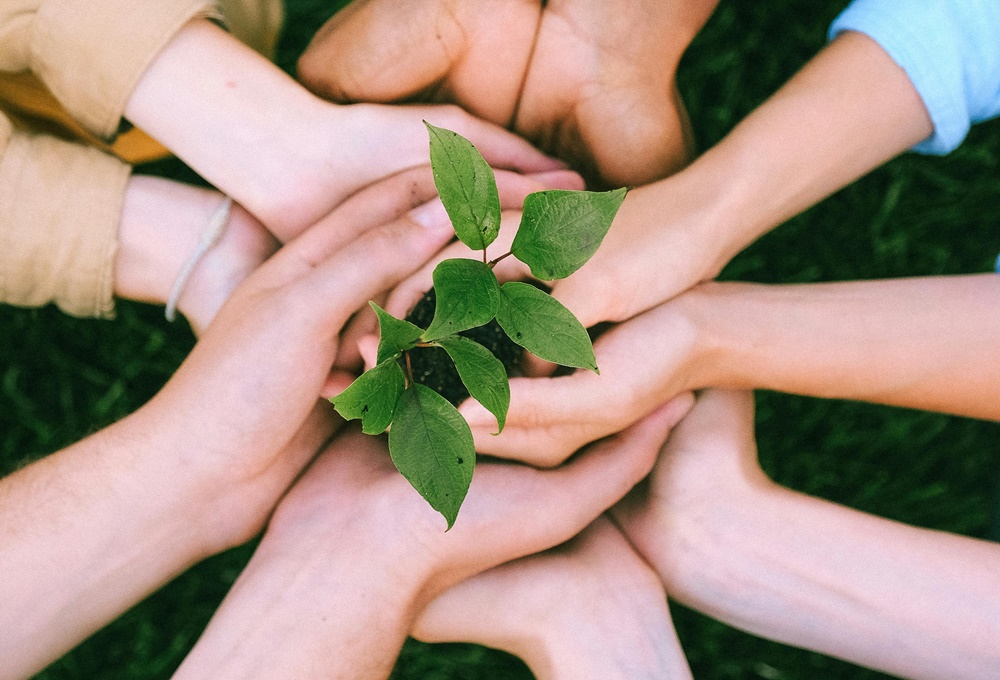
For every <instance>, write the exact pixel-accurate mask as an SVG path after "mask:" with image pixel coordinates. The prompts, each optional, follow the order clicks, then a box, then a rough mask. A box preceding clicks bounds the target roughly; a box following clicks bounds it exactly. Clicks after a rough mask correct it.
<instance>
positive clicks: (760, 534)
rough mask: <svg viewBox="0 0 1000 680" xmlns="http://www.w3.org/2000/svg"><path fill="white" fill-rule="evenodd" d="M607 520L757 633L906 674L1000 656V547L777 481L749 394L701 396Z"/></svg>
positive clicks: (695, 595) (968, 669) (960, 670)
mask: <svg viewBox="0 0 1000 680" xmlns="http://www.w3.org/2000/svg"><path fill="white" fill-rule="evenodd" d="M733 508H739V509H740V511H739V512H733ZM613 515H614V517H615V519H616V520H617V521H618V523H619V525H620V526H621V527H622V529H623V530H624V531H625V533H626V535H627V536H628V537H629V540H630V541H631V542H632V545H634V546H635V548H636V549H637V550H638V551H639V552H640V553H641V554H642V555H643V556H644V557H645V558H646V560H648V562H649V564H651V565H652V566H653V568H654V569H656V571H657V572H658V573H659V575H660V577H661V578H662V579H663V582H664V584H665V585H666V587H667V591H668V592H669V593H670V595H671V596H673V597H676V598H677V599H678V600H679V601H681V602H684V603H685V604H687V605H688V606H691V607H694V608H696V609H699V610H700V611H703V612H706V613H707V614H709V615H710V616H713V617H715V618H718V619H720V620H722V621H725V622H727V623H729V624H730V625H733V626H736V627H739V628H742V629H744V630H747V631H749V632H751V633H753V634H755V635H760V636H763V637H766V638H770V639H773V640H777V641H780V642H783V643H786V644H790V645H794V646H797V647H804V648H807V649H812V650H816V651H819V652H821V653H824V654H827V655H830V656H835V657H839V658H842V659H845V660H847V661H851V662H853V663H856V664H860V665H863V666H868V667H870V668H874V669H876V670H879V671H882V672H885V673H889V674H891V675H895V676H900V677H907V678H928V679H929V678H970V679H971V678H983V677H989V676H990V675H991V674H992V673H993V672H994V671H995V669H996V668H997V664H998V662H1000V650H998V648H997V645H996V640H997V639H998V636H1000V626H998V624H997V622H998V621H1000V594H998V590H997V587H996V573H997V569H998V568H1000V546H997V544H996V543H992V542H988V541H980V540H974V539H970V538H966V537H961V536H955V535H951V534H946V533H942V532H938V531H930V530H926V529H919V528H915V527H911V526H906V525H903V524H900V523H897V522H892V521H889V520H885V519H882V518H879V517H874V516H872V515H867V514H865V513H861V512H858V511H855V510H851V509H849V508H845V507H842V506H838V505H836V504H834V503H830V502H827V501H823V500H820V499H817V498H812V497H809V496H806V495H804V494H800V493H796V492H794V491H791V490H789V489H785V488H782V487H779V486H778V485H776V484H774V483H773V482H772V481H771V480H770V479H768V478H767V477H766V476H765V475H764V473H763V472H762V471H761V469H760V467H759V465H758V463H757V451H756V446H755V444H754V440H753V399H752V396H751V395H750V394H749V393H745V392H729V391H724V390H706V391H704V392H702V393H700V394H699V396H698V401H697V403H696V404H695V406H694V408H693V410H692V411H691V413H690V415H689V416H688V417H687V418H686V419H685V420H684V421H683V422H682V423H681V424H680V425H679V426H678V427H677V428H676V429H675V430H674V431H673V432H672V434H671V437H670V440H669V442H668V443H667V446H666V447H665V448H664V451H663V454H662V455H661V456H660V458H659V460H658V463H657V466H656V469H655V470H654V471H653V475H652V477H651V479H650V482H649V484H648V486H646V487H644V488H642V489H641V490H637V492H636V493H634V494H633V495H631V496H630V497H629V498H628V499H626V501H625V502H623V503H622V504H620V505H618V506H617V507H616V508H615V509H614V511H613Z"/></svg>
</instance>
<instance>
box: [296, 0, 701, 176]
mask: <svg viewBox="0 0 1000 680" xmlns="http://www.w3.org/2000/svg"><path fill="white" fill-rule="evenodd" d="M716 2H717V0H697V1H696V2H680V1H677V2H645V1H642V0H637V1H633V2H629V3H618V4H616V5H614V7H610V6H608V5H607V4H606V3H601V2H596V1H594V0H561V1H559V2H549V3H548V4H547V5H545V7H544V9H543V8H542V6H541V3H539V2H537V1H535V2H532V1H530V0H519V1H518V2H497V1H496V0H493V1H491V2H486V3H466V2H461V1H460V0H424V1H423V2H420V3H408V4H407V5H406V7H405V8H402V9H401V8H399V7H397V6H396V5H394V4H393V3H391V2H388V0H364V1H361V2H355V3H352V4H351V5H350V6H348V7H347V8H346V9H344V10H342V11H341V12H340V13H338V14H336V15H334V17H333V18H332V19H330V21H329V22H328V23H327V24H326V25H325V26H324V27H323V28H322V29H321V30H320V31H319V32H317V34H316V37H315V38H314V39H313V42H312V43H311V44H310V46H309V48H308V49H307V50H306V51H305V53H303V55H302V58H301V59H300V61H299V76H300V78H301V79H302V80H303V82H304V83H305V84H306V85H307V86H308V87H309V88H310V89H312V90H313V91H315V92H317V93H319V94H320V95H321V96H324V97H327V98H330V99H334V100H336V101H344V102H349V101H378V102H388V101H397V100H425V101H451V102H455V103H458V104H460V105H461V106H463V107H464V108H466V109H468V110H469V111H472V112H473V113H474V114H476V115H479V116H482V117H484V118H486V119H488V120H491V121H493V122H495V123H497V124H499V125H504V126H506V127H509V128H511V129H513V130H515V131H516V132H518V133H520V134H522V135H525V136H526V137H527V138H528V139H530V140H532V141H533V142H535V143H536V144H538V145H539V146H540V148H542V149H543V150H545V151H548V152H550V153H553V154H555V155H556V156H559V157H562V158H565V159H567V160H570V161H571V162H572V163H573V164H574V166H575V167H576V169H578V170H580V171H582V172H584V173H585V174H586V175H588V179H590V180H595V181H597V182H598V183H600V184H605V185H608V186H621V185H636V184H642V183H646V182H648V181H651V180H653V179H658V178H660V177H663V176H665V175H667V174H669V173H671V172H674V171H676V170H678V169H679V168H680V167H682V166H683V165H684V164H686V162H687V160H688V159H689V157H690V155H691V151H692V141H691V135H690V129H689V126H688V123H687V119H686V113H685V112H684V108H683V104H682V103H681V101H680V98H679V96H678V95H677V90H676V85H675V78H674V76H675V72H676V69H677V65H678V62H679V60H680V57H681V55H682V54H683V52H684V50H685V49H686V48H687V45H688V44H689V43H690V41H691V39H692V38H693V37H694V35H695V34H696V33H697V31H698V30H699V29H700V28H701V26H702V25H703V24H704V23H705V21H706V20H707V19H708V16H709V14H710V13H711V11H712V9H714V7H715V4H716ZM401 63H403V64H405V65H406V66H404V67H403V68H400V67H399V64H401ZM625 121H627V125H625V124H624V123H625Z"/></svg>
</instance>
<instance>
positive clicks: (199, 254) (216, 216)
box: [164, 196, 233, 321]
mask: <svg viewBox="0 0 1000 680" xmlns="http://www.w3.org/2000/svg"><path fill="white" fill-rule="evenodd" d="M232 207H233V199H231V198H229V196H226V198H225V200H223V201H222V204H221V205H220V206H219V207H218V208H216V209H215V212H213V213H212V216H211V217H210V218H209V219H208V226H206V227H205V231H204V232H203V233H202V235H201V240H200V241H199V242H198V247H197V248H195V250H194V252H193V253H191V257H189V258H188V259H187V262H185V263H184V266H183V267H182V268H181V272H180V274H178V275H177V280H176V281H174V287H173V290H171V291H170V298H169V299H168V300H167V308H166V310H164V316H166V317H167V321H173V320H174V318H175V317H176V316H177V302H178V300H180V299H181V293H183V292H184V286H186V285H187V282H188V279H190V278H191V274H192V273H193V272H194V268H195V267H197V266H198V263H199V262H200V261H201V258H203V257H204V256H205V253H207V252H208V251H209V250H211V249H212V246H214V245H215V244H216V243H218V242H219V239H221V238H222V233H223V232H224V231H225V230H226V225H227V224H228V223H229V211H230V210H231V209H232Z"/></svg>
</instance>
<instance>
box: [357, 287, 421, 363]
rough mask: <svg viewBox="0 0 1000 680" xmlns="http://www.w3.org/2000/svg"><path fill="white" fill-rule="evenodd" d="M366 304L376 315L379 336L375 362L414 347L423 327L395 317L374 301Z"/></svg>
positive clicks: (396, 355)
mask: <svg viewBox="0 0 1000 680" xmlns="http://www.w3.org/2000/svg"><path fill="white" fill-rule="evenodd" d="M368 304H369V305H371V308H372V309H374V310H375V316H377V317H378V330H379V338H378V357H377V358H376V359H375V363H376V364H381V363H382V362H383V361H385V360H386V359H390V358H392V359H394V358H396V357H398V356H399V355H400V354H402V353H403V352H404V351H405V350H408V349H412V348H413V347H416V345H417V341H419V340H420V334H421V333H423V332H424V329H423V328H420V327H419V326H415V325H413V324H412V323H410V322H409V321H404V320H403V319H397V318H396V317H394V316H393V315H392V314H390V313H389V312H387V311H385V310H384V309H382V308H381V307H379V306H378V305H377V304H375V303H374V302H369V303H368Z"/></svg>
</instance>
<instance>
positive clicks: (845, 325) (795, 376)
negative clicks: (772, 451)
mask: <svg viewBox="0 0 1000 680" xmlns="http://www.w3.org/2000/svg"><path fill="white" fill-rule="evenodd" d="M998 299H1000V277H997V276H996V275H995V274H980V275H970V276H951V277H922V278H913V279H890V280H884V281H850V282H842V283H823V284H803V285H785V286H780V285H779V286H768V285H760V284H745V283H714V282H713V283H707V284H702V285H700V286H696V287H695V288H693V289H691V290H690V291H689V292H687V293H685V294H683V295H680V296H678V297H676V298H674V299H673V300H671V301H669V302H667V303H665V304H663V305H660V306H659V307H656V308H655V309H652V310H650V311H648V312H645V313H644V314H641V315H639V316H637V317H635V318H634V319H631V320H629V321H627V322H625V323H623V324H620V325H619V326H616V327H614V328H613V329H611V330H610V331H609V332H607V333H606V334H604V335H603V336H601V337H600V338H598V340H597V341H596V342H595V344H594V348H595V353H596V356H597V363H598V365H599V366H600V367H601V375H600V376H598V375H595V374H593V373H590V372H589V371H577V372H575V373H573V374H572V375H569V376H564V377H558V378H552V379H534V378H514V379H512V380H511V406H510V410H509V411H508V414H507V423H506V426H505V428H504V431H503V432H502V433H501V434H500V435H499V436H494V435H493V433H494V432H496V421H495V420H494V419H493V416H492V415H491V414H489V413H488V412H487V411H486V410H485V409H483V408H481V407H480V406H479V405H478V404H476V403H474V402H471V401H470V402H468V403H466V404H463V405H462V409H461V410H462V412H463V414H464V415H465V416H466V418H467V419H468V420H469V422H470V424H471V425H472V430H473V435H474V436H475V439H476V445H477V448H478V450H480V451H482V452H483V453H489V454H492V455H499V456H504V457H508V456H518V457H522V459H523V460H528V461H530V462H532V463H534V464H548V465H552V464H557V463H559V462H560V461H561V460H563V459H564V457H565V456H566V455H569V453H571V452H572V451H573V450H575V449H576V448H579V447H580V446H582V445H583V444H585V443H586V442H589V441H593V440H595V439H597V438H599V437H603V436H605V435H607V434H609V433H611V432H615V431H617V430H619V429H621V428H622V427H625V426H627V425H629V424H630V423H632V422H634V420H635V419H637V418H640V417H642V416H643V415H644V414H645V413H646V412H648V411H649V410H650V409H653V408H656V406H657V405H659V404H662V403H665V402H666V401H667V400H669V399H671V398H672V397H673V396H674V395H675V394H677V393H679V392H682V391H685V390H691V389H701V388H704V387H708V386H711V385H718V386H724V387H733V388H743V389H768V390H775V391H779V392H788V393H793V394H802V395H808V396H814V397H822V398H836V399H851V400H857V401H869V402H874V403H879V404H888V405H892V406H902V407H907V408H917V409H924V410H933V411H941V412H945V413H951V414H956V415H962V416H968V417H973V418H986V419H991V420H1000V406H998V404H1000V368H998V367H997V366H996V365H995V362H991V361H988V360H986V359H985V357H990V356H992V349H991V348H994V347H996V346H997V344H998V343H1000V321H998V319H997V318H996V315H994V314H990V313H988V312H987V311H986V310H988V309H990V308H992V307H993V306H994V305H995V304H996V300H998Z"/></svg>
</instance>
